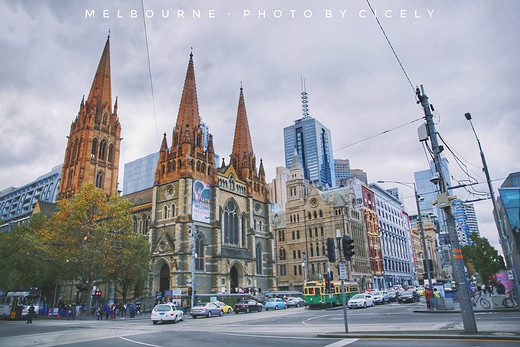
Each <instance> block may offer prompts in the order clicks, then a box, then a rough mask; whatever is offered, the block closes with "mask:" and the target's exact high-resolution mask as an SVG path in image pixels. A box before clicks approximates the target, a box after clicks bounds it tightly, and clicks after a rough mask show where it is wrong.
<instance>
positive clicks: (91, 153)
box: [90, 138, 98, 158]
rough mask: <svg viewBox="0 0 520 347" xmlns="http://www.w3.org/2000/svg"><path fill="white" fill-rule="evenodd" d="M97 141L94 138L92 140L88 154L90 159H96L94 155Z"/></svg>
mask: <svg viewBox="0 0 520 347" xmlns="http://www.w3.org/2000/svg"><path fill="white" fill-rule="evenodd" d="M97 142H98V141H97V139H96V138H94V140H92V152H90V156H91V157H92V158H95V157H96V154H97Z"/></svg>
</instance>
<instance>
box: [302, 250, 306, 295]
mask: <svg viewBox="0 0 520 347" xmlns="http://www.w3.org/2000/svg"><path fill="white" fill-rule="evenodd" d="M302 253H303V263H302V266H303V278H304V280H303V286H304V287H305V283H307V258H305V252H302Z"/></svg>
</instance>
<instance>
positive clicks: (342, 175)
mask: <svg viewBox="0 0 520 347" xmlns="http://www.w3.org/2000/svg"><path fill="white" fill-rule="evenodd" d="M334 173H335V174H336V186H338V187H339V186H341V181H342V180H345V179H347V178H350V161H349V160H348V159H334Z"/></svg>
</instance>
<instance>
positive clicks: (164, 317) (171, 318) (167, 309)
mask: <svg viewBox="0 0 520 347" xmlns="http://www.w3.org/2000/svg"><path fill="white" fill-rule="evenodd" d="M150 318H151V319H152V323H153V324H157V323H159V322H163V321H164V322H173V323H177V322H179V321H183V320H184V313H183V312H182V311H181V310H180V309H179V307H178V306H176V305H174V304H172V303H165V304H158V305H156V306H155V307H154V308H153V310H152V315H151V317H150Z"/></svg>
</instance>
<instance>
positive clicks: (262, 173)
mask: <svg viewBox="0 0 520 347" xmlns="http://www.w3.org/2000/svg"><path fill="white" fill-rule="evenodd" d="M258 174H259V176H265V170H264V162H263V161H262V159H260V169H258Z"/></svg>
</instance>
